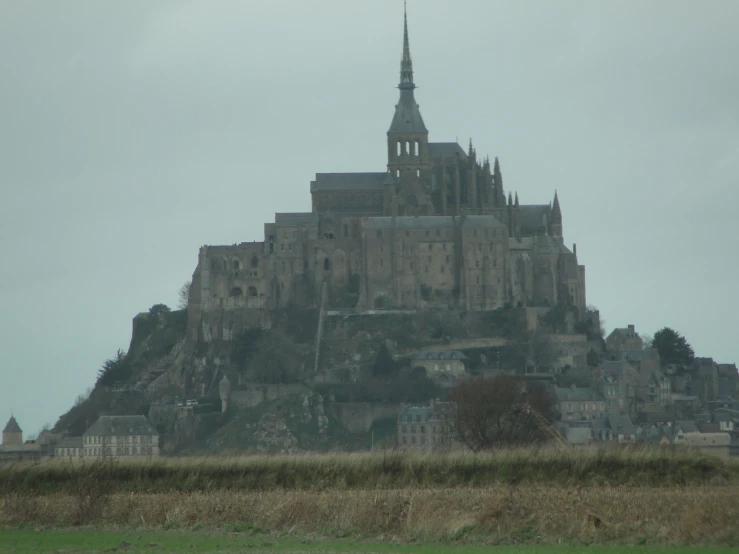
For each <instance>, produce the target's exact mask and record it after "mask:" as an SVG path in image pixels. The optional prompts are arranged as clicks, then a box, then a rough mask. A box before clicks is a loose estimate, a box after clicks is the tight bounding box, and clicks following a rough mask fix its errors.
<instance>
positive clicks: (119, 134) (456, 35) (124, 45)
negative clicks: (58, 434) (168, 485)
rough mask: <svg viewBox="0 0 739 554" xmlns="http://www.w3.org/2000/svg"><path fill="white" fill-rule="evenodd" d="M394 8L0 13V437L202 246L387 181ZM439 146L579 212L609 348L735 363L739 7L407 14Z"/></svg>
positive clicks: (244, 5) (44, 403) (40, 413)
mask: <svg viewBox="0 0 739 554" xmlns="http://www.w3.org/2000/svg"><path fill="white" fill-rule="evenodd" d="M402 4H403V3H402V1H401V0H352V1H351V2H347V1H346V0H318V1H312V2H308V1H306V0H284V1H275V0H251V1H249V2H244V1H242V0H219V1H216V0H208V1H205V0H201V1H198V2H186V1H172V0H158V1H157V2H151V1H149V0H138V1H133V0H126V1H125V2H112V1H109V2H82V1H79V2H76V1H71V0H68V1H59V2H46V1H39V0H36V1H31V0H15V1H13V0H0V14H2V15H1V16H0V75H2V78H1V79H0V186H2V201H1V202H0V285H1V286H0V310H1V313H2V318H1V319H0V353H1V354H2V357H1V358H0V360H1V361H0V372H1V373H2V377H3V379H2V387H0V418H2V419H3V423H4V420H5V419H6V418H7V417H8V416H9V415H10V410H11V409H12V410H14V411H15V414H16V416H17V418H18V421H19V423H20V425H21V426H22V427H23V429H24V431H26V432H36V431H38V429H39V428H40V427H41V425H43V424H44V423H45V422H50V423H54V422H55V421H56V418H57V417H58V416H59V415H60V414H61V413H62V412H63V411H65V410H66V409H67V408H69V406H70V405H71V404H72V402H73V401H74V398H75V396H76V395H77V394H79V393H81V392H83V391H84V390H85V389H86V388H87V387H89V386H90V385H92V384H93V382H94V379H95V374H96V371H97V368H98V367H99V366H100V364H101V362H102V361H103V360H104V359H105V358H107V357H111V356H112V355H113V354H114V353H115V351H116V349H117V348H123V349H126V348H127V346H128V341H129V339H130V329H131V318H132V317H133V316H134V315H135V314H136V313H137V312H140V311H145V310H147V309H148V308H149V307H150V306H151V305H153V304H155V303H158V302H164V303H167V304H169V305H171V306H173V305H175V304H176V297H177V290H178V289H179V287H180V286H181V285H182V283H183V282H184V281H185V280H187V279H189V278H190V276H191V275H192V272H193V269H194V268H195V264H196V262H197V251H198V247H199V246H201V245H203V244H232V243H235V242H241V241H251V240H261V238H262V225H263V222H264V221H267V220H271V218H272V217H273V215H274V212H275V211H309V210H310V205H311V204H310V193H309V181H310V180H311V178H312V177H313V175H314V174H315V173H316V172H331V171H378V170H380V171H381V170H382V169H383V167H384V164H385V153H386V147H385V132H386V131H387V127H388V125H389V123H390V120H391V118H392V114H393V108H394V105H395V102H396V100H397V90H396V89H395V88H394V87H395V85H396V84H397V82H398V71H399V62H400V54H401V45H402V10H403V5H402ZM409 25H410V38H411V51H412V54H413V60H414V69H415V71H416V83H417V84H418V85H419V87H420V88H419V90H417V91H416V98H417V99H418V101H419V104H420V106H421V111H422V113H423V116H424V119H425V121H426V124H427V126H428V128H429V131H430V134H431V137H430V138H431V140H434V141H446V140H454V139H455V138H457V137H458V139H459V141H460V143H461V144H463V145H464V146H465V147H466V145H467V143H468V140H469V137H470V136H471V137H472V138H473V140H474V143H475V145H476V148H477V151H478V154H483V155H485V154H490V155H491V156H495V155H497V156H499V157H500V161H501V167H502V171H503V177H504V186H505V188H506V190H513V191H518V193H519V196H520V199H521V202H522V203H546V202H549V201H550V200H551V199H552V197H553V195H554V190H555V189H557V190H558V191H559V198H560V201H561V204H562V210H563V214H564V232H565V241H566V242H567V243H568V244H572V243H573V242H575V243H577V246H578V255H579V257H580V261H581V263H584V264H585V265H586V267H587V284H588V303H590V304H593V305H596V306H598V307H599V308H600V310H601V314H602V317H603V318H604V320H605V321H606V326H607V328H608V330H610V329H611V328H612V327H614V326H624V325H626V324H627V323H634V324H636V326H637V330H638V331H644V332H649V333H653V332H654V331H656V330H657V329H659V328H660V327H662V326H664V325H668V326H672V327H674V328H676V329H677V330H679V331H681V332H682V333H684V334H685V335H686V337H687V338H688V340H689V341H690V342H691V344H692V345H693V346H694V348H695V350H696V353H697V354H699V355H705V356H714V357H715V358H717V359H718V361H721V362H733V361H736V360H737V358H739V347H738V346H737V339H736V331H737V325H736V324H735V320H734V318H735V317H736V316H737V312H739V293H737V292H736V290H735V287H736V275H737V273H738V271H739V231H737V229H736V221H735V216H734V212H735V210H736V208H737V206H738V205H739V188H738V187H737V185H739V183H737V180H738V178H737V175H739V105H737V104H738V101H737V99H738V98H739V69H738V66H737V65H736V61H735V53H736V52H737V51H739V2H735V1H734V0H706V1H704V2H698V1H694V0H652V1H644V0H618V1H616V0H613V1H605V0H600V1H597V2H594V1H592V0H582V1H572V0H570V1H567V0H560V1H558V2H551V1H549V0H516V1H515V2H514V1H512V0H511V1H507V2H502V1H491V0H457V1H455V2H449V1H448V0H424V1H423V2H421V1H420V0H410V2H409Z"/></svg>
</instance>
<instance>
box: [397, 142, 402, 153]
mask: <svg viewBox="0 0 739 554" xmlns="http://www.w3.org/2000/svg"><path fill="white" fill-rule="evenodd" d="M396 146H397V152H396V154H397V155H398V156H400V155H402V154H403V143H402V142H401V141H398V143H397V144H396Z"/></svg>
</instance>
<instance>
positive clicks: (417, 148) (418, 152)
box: [414, 140, 421, 156]
mask: <svg viewBox="0 0 739 554" xmlns="http://www.w3.org/2000/svg"><path fill="white" fill-rule="evenodd" d="M414 144H415V149H414V150H415V155H416V156H420V155H421V141H418V140H417V141H415V143H414Z"/></svg>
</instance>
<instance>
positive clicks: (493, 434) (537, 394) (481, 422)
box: [450, 376, 554, 452]
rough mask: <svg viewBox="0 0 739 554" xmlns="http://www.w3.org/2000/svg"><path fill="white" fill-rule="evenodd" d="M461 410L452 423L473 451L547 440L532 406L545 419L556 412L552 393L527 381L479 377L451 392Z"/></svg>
mask: <svg viewBox="0 0 739 554" xmlns="http://www.w3.org/2000/svg"><path fill="white" fill-rule="evenodd" d="M450 399H451V400H452V401H453V402H455V403H456V406H457V409H456V414H455V417H454V421H453V423H452V426H453V432H454V436H455V439H456V440H457V441H458V442H460V443H462V444H464V445H465V446H467V447H468V448H469V449H470V450H472V451H473V452H479V451H481V450H487V449H490V448H496V447H501V446H522V445H527V444H532V443H535V442H539V441H542V440H544V438H545V437H544V436H543V433H542V431H541V430H540V428H539V426H538V425H537V423H536V420H535V419H534V417H533V415H532V414H531V413H530V412H529V411H527V410H524V409H523V408H524V405H525V404H526V403H528V404H529V405H530V406H531V407H532V408H533V409H534V410H536V411H537V412H539V413H541V414H542V415H543V416H544V417H547V418H549V417H551V416H552V415H553V413H554V402H553V399H552V398H551V396H550V394H549V393H548V392H547V391H546V389H544V388H543V387H542V386H541V385H539V384H538V383H531V382H527V381H526V379H525V378H521V377H511V376H499V377H493V378H483V377H476V378H472V379H466V380H464V381H461V382H460V383H458V384H457V385H456V386H455V387H454V388H453V389H452V390H451V392H450Z"/></svg>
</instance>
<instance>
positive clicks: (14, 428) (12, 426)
mask: <svg viewBox="0 0 739 554" xmlns="http://www.w3.org/2000/svg"><path fill="white" fill-rule="evenodd" d="M22 432H23V430H22V429H21V426H20V425H18V422H17V421H16V420H15V416H10V419H9V420H8V424H7V425H6V426H5V429H3V433H22Z"/></svg>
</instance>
